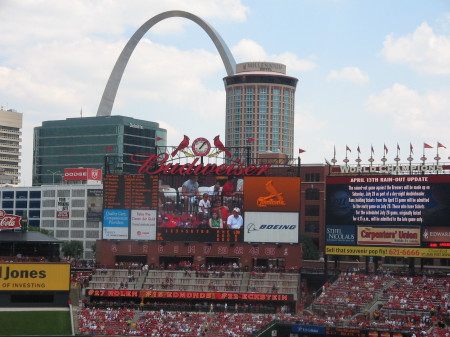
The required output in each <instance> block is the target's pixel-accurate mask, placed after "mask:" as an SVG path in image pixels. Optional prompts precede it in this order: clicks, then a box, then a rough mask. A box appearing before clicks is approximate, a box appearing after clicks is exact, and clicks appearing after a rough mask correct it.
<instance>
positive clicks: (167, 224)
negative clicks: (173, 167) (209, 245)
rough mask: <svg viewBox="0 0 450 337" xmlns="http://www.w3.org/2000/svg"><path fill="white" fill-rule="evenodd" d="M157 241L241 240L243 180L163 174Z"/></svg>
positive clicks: (225, 177)
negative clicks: (164, 175) (166, 175)
mask: <svg viewBox="0 0 450 337" xmlns="http://www.w3.org/2000/svg"><path fill="white" fill-rule="evenodd" d="M162 180H163V182H162V186H161V188H160V193H159V207H158V221H157V240H159V241H198V242H242V241H243V225H244V209H243V195H244V190H243V189H244V187H243V186H244V179H243V178H238V177H234V176H230V177H228V176H195V175H192V176H181V175H177V176H172V177H162Z"/></svg>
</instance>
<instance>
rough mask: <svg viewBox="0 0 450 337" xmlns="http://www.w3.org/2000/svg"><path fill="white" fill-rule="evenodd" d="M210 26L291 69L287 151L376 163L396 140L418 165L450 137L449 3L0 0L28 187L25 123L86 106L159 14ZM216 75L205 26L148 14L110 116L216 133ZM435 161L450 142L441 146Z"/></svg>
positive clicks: (314, 158) (177, 136)
mask: <svg viewBox="0 0 450 337" xmlns="http://www.w3.org/2000/svg"><path fill="white" fill-rule="evenodd" d="M174 9H179V10H186V11H189V12H192V13H193V14H195V15H198V16H200V17H201V18H202V19H204V20H205V21H207V22H208V23H209V24H210V25H212V26H213V27H214V28H215V29H216V30H217V32H218V33H219V34H220V35H221V36H222V38H223V40H224V41H225V43H226V44H227V45H228V46H229V48H230V49H231V52H232V53H233V55H234V57H235V59H236V62H237V63H241V62H252V61H269V62H277V63H282V64H286V66H287V69H288V74H289V75H290V76H294V77H297V78H299V83H298V86H297V91H296V96H295V127H296V128H295V133H294V154H296V149H298V148H301V149H303V150H305V151H306V152H304V153H302V155H301V156H302V162H303V163H324V162H325V160H324V159H325V158H327V159H328V160H330V159H331V158H332V157H333V154H334V148H336V152H337V153H336V157H337V159H338V164H342V163H343V162H342V160H343V159H344V157H345V155H346V151H345V150H346V147H347V146H348V147H349V148H350V149H351V150H352V151H351V152H348V156H349V160H350V162H351V163H355V159H356V158H357V156H358V151H357V147H359V148H360V152H361V154H360V155H361V159H362V160H363V163H368V158H369V157H370V156H371V149H372V147H373V149H374V158H375V160H376V162H377V163H381V161H380V159H381V157H382V156H383V154H384V145H386V147H387V148H388V150H389V151H388V153H387V157H388V160H389V162H393V159H394V157H395V156H396V149H397V143H398V144H399V147H400V149H401V150H400V158H402V161H403V162H406V158H407V157H408V156H409V150H410V143H412V145H413V148H414V157H415V161H417V162H419V161H420V157H421V155H422V146H423V143H427V144H430V145H431V146H433V147H434V149H429V150H427V152H426V155H427V157H428V158H429V159H428V161H433V159H432V158H433V157H434V155H435V153H436V145H437V142H440V143H441V144H443V145H445V146H447V147H449V146H450V135H448V133H447V132H446V129H445V126H444V125H445V124H446V122H447V121H448V119H449V117H448V113H447V112H448V110H449V109H450V98H449V97H450V85H449V82H448V79H449V75H450V58H448V55H450V4H449V3H446V2H444V1H439V0H434V1H431V2H427V3H424V2H421V1H396V2H395V3H394V2H392V1H378V2H369V1H362V2H360V1H344V0H341V1H338V0H323V1H315V2H309V1H284V2H282V3H278V4H277V6H274V4H273V2H270V1H219V0H217V1H195V2H193V3H189V6H188V5H187V4H185V2H183V1H179V0H178V1H176V0H173V1H161V2H158V3H149V2H145V1H136V2H133V3H132V4H131V5H129V4H125V3H120V2H117V3H111V2H104V1H98V2H94V3H89V2H82V1H73V2H58V1H50V0H41V1H35V2H32V3H28V2H14V1H5V2H2V3H1V4H0V27H1V29H2V32H3V37H2V40H1V41H0V88H1V90H0V92H1V94H0V105H1V106H3V107H4V108H5V109H15V110H17V111H18V112H21V113H23V129H22V131H23V140H22V146H23V151H22V153H23V154H22V171H21V172H22V175H21V176H22V179H21V180H22V183H21V185H25V186H30V185H31V166H32V165H31V163H32V149H33V144H32V138H33V137H32V135H33V128H34V127H36V126H40V125H41V124H42V122H43V121H47V120H64V119H66V118H70V117H79V116H80V115H81V114H82V115H83V116H95V115H96V112H97V108H98V104H99V102H100V99H101V94H102V92H103V89H104V87H105V85H106V82H107V79H108V76H109V74H110V73H111V70H112V67H113V65H114V62H115V61H116V59H117V57H118V55H119V53H120V51H121V50H122V48H123V47H124V46H125V44H126V42H127V41H128V39H129V38H130V37H131V35H132V34H133V32H134V31H136V29H138V28H139V27H140V26H141V25H142V24H143V23H144V22H145V21H146V20H148V19H150V18H151V17H153V16H155V15H157V14H159V13H161V12H163V11H167V10H174ZM224 77H226V71H225V69H224V67H223V64H222V62H221V60H220V57H219V55H218V53H217V51H216V50H215V48H214V45H213V44H212V43H211V41H210V40H209V38H208V37H207V35H206V34H205V33H204V32H203V31H202V30H201V29H200V28H199V27H197V26H196V25H195V24H194V23H192V22H190V21H189V20H186V19H181V18H171V19H167V20H165V21H164V22H161V23H158V24H157V25H156V26H155V27H154V28H153V29H152V30H151V31H150V32H149V33H147V34H146V35H145V36H144V38H143V40H142V41H141V43H140V44H139V45H138V47H137V48H136V51H135V53H134V54H133V56H132V58H131V59H130V62H129V65H128V67H127V69H126V70H125V74H124V77H123V79H122V83H121V85H120V87H119V91H118V95H117V100H116V104H115V106H114V108H113V111H112V114H113V115H124V116H129V117H133V118H138V119H145V120H148V121H154V122H158V123H160V126H161V127H162V128H166V129H167V130H168V139H167V144H169V145H172V144H173V145H176V144H178V143H179V142H180V140H181V139H182V137H183V135H184V134H187V135H189V136H190V138H191V139H195V138H196V137H205V138H208V139H210V140H212V138H213V137H214V136H216V135H217V134H221V135H225V89H224V85H223V81H222V79H223V78H224ZM439 153H440V155H441V157H443V161H448V159H447V157H448V156H449V155H450V150H448V149H446V148H440V149H439Z"/></svg>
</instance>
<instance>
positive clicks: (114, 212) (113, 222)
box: [103, 209, 130, 239]
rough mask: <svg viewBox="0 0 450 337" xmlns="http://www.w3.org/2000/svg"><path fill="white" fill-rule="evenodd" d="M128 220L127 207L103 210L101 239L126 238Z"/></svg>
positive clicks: (128, 212)
mask: <svg viewBox="0 0 450 337" xmlns="http://www.w3.org/2000/svg"><path fill="white" fill-rule="evenodd" d="M129 221H130V211H129V210H127V209H105V210H103V239H128V230H129Z"/></svg>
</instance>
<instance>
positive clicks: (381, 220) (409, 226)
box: [326, 175, 450, 247]
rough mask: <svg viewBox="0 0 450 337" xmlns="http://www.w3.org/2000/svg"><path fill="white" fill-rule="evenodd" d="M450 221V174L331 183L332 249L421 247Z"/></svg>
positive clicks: (355, 178) (348, 179)
mask: <svg viewBox="0 0 450 337" xmlns="http://www.w3.org/2000/svg"><path fill="white" fill-rule="evenodd" d="M449 221H450V176H449V175H417V176H416V175H413V176H351V177H349V176H340V177H328V178H327V207H326V225H327V227H326V243H327V244H331V245H361V246H364V245H374V246H398V247H405V246H416V247H419V246H420V245H421V239H420V238H421V232H426V233H429V230H428V229H431V228H433V229H435V228H436V227H445V226H448V223H449Z"/></svg>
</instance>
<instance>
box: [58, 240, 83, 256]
mask: <svg viewBox="0 0 450 337" xmlns="http://www.w3.org/2000/svg"><path fill="white" fill-rule="evenodd" d="M61 250H62V252H63V254H64V256H66V257H73V258H74V259H78V258H79V257H80V256H81V254H82V253H83V242H81V241H66V242H64V243H63V245H62V247H61Z"/></svg>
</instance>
